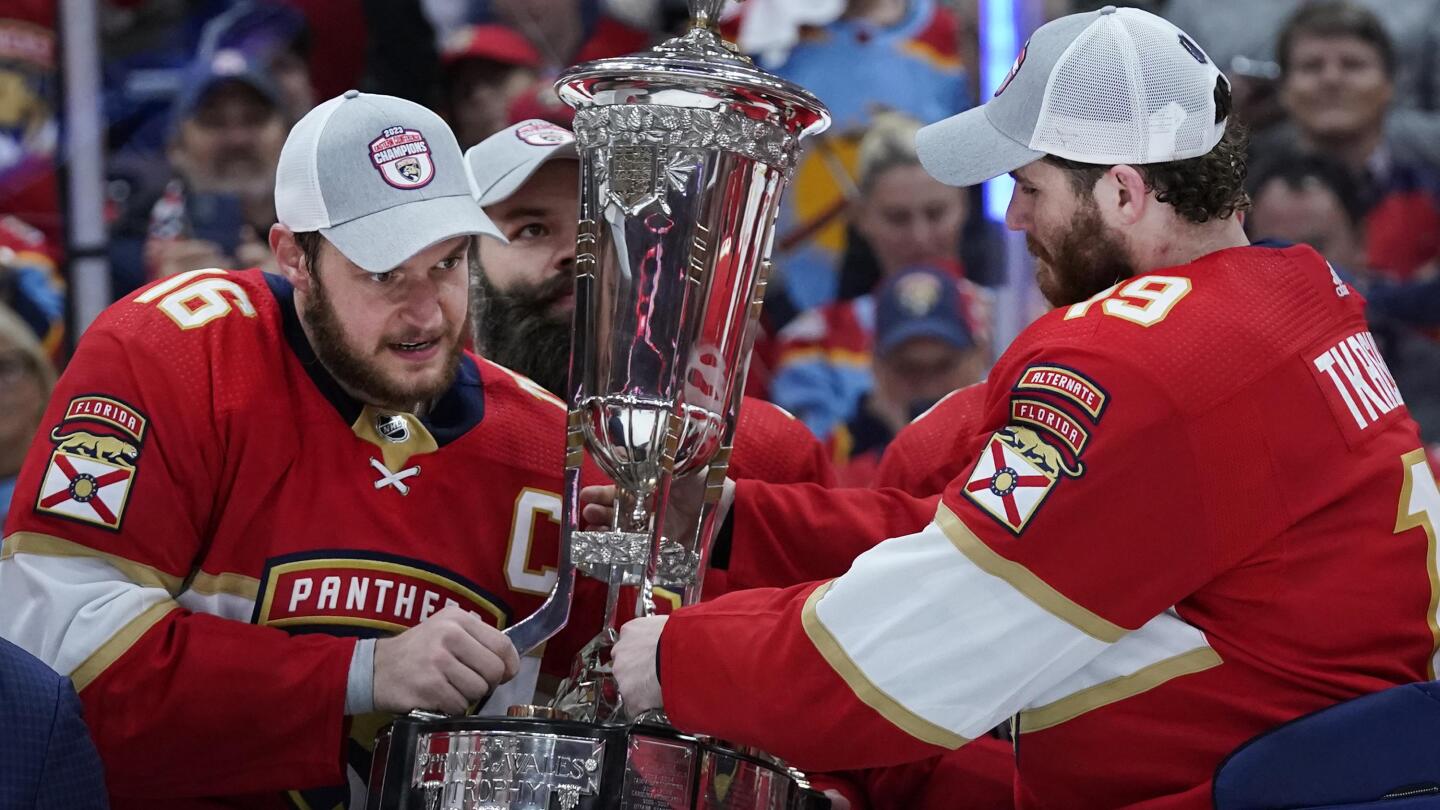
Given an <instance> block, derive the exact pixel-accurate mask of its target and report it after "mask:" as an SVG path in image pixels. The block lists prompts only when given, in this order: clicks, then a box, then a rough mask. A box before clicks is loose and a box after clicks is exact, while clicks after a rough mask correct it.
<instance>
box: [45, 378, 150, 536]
mask: <svg viewBox="0 0 1440 810" xmlns="http://www.w3.org/2000/svg"><path fill="white" fill-rule="evenodd" d="M77 422H78V423H81V424H76V423H77ZM87 423H98V424H99V425H101V427H96V426H95V425H93V424H87ZM145 424H146V421H145V417H144V416H142V415H140V414H139V413H138V412H137V411H136V410H135V409H134V408H131V407H130V406H128V405H126V404H124V403H122V402H120V401H119V400H115V399H110V398H108V397H96V396H82V397H76V398H75V399H73V400H71V402H70V406H69V407H68V408H66V413H65V416H64V418H62V419H61V421H60V424H58V425H56V426H55V427H54V428H53V429H52V430H51V431H50V440H51V441H52V442H54V443H55V449H54V451H53V452H51V454H50V463H49V465H47V466H46V468H45V476H44V478H43V479H41V482H40V494H39V496H38V497H37V499H36V501H35V511H36V512H41V513H47V514H51V515H58V516H60V517H63V518H68V519H70V520H78V521H80V522H82V523H88V524H90V525H92V526H101V527H103V528H106V529H112V530H119V528H120V524H121V522H122V521H123V520H124V518H125V506H126V503H127V502H128V501H129V497H130V487H131V486H132V485H133V484H134V482H135V473H136V469H137V468H136V465H137V464H138V463H139V461H140V445H141V440H142V439H143V438H144V436H145Z"/></svg>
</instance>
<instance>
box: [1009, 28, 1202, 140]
mask: <svg viewBox="0 0 1440 810" xmlns="http://www.w3.org/2000/svg"><path fill="white" fill-rule="evenodd" d="M1182 37H1183V34H1182V33H1181V31H1180V29H1178V28H1176V27H1174V26H1173V25H1170V24H1169V23H1168V22H1165V21H1164V20H1162V19H1160V18H1158V17H1155V16H1153V15H1150V14H1146V13H1144V12H1138V11H1135V10H1133V9H1128V8H1122V9H1118V10H1116V11H1114V12H1113V13H1108V14H1102V15H1101V16H1100V17H1099V18H1098V19H1097V20H1096V21H1095V22H1094V23H1093V24H1092V25H1090V26H1089V27H1088V28H1087V29H1086V30H1085V31H1084V32H1083V33H1082V34H1081V35H1080V36H1079V37H1077V38H1076V39H1075V41H1074V42H1072V43H1071V44H1070V46H1069V47H1068V48H1067V49H1066V50H1065V52H1064V53H1063V54H1062V55H1061V56H1060V59H1059V60H1058V61H1057V63H1056V65H1055V69H1054V70H1053V71H1052V72H1051V74H1050V77H1049V81H1048V82H1047V83H1046V88H1045V94H1044V98H1043V101H1042V103H1041V107H1040V115H1039V118H1038V120H1037V121H1036V126H1035V132H1034V135H1033V137H1032V139H1031V141H1030V147H1031V148H1032V149H1035V150H1038V151H1042V152H1047V153H1049V154H1052V155H1057V156H1059V157H1063V158H1068V159H1070V160H1077V161H1082V162H1085V163H1098V164H1112V163H1161V162H1165V161H1169V160H1179V159H1182V158H1188V157H1196V156H1198V155H1203V154H1205V153H1206V152H1208V151H1210V149H1211V148H1212V147H1214V145H1215V143H1216V142H1218V141H1219V139H1220V135H1221V134H1223V130H1224V128H1223V126H1222V125H1217V124H1216V123H1215V102H1214V85H1215V80H1216V77H1217V76H1218V74H1219V71H1218V70H1216V69H1215V66H1214V65H1213V64H1212V63H1211V62H1210V60H1209V58H1208V57H1204V56H1203V52H1200V51H1199V48H1198V47H1195V51H1194V52H1192V51H1191V50H1190V49H1189V47H1187V45H1186V44H1185V42H1182ZM1186 41H1187V42H1188V40H1186ZM1190 45H1191V46H1193V43H1190ZM1196 53H1199V54H1200V56H1198V57H1197V56H1196V55H1195V54H1196ZM1202 59H1203V61H1202Z"/></svg>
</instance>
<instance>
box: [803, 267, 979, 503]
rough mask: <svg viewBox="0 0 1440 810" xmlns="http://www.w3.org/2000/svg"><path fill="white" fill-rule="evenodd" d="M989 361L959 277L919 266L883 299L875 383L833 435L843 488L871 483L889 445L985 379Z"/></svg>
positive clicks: (892, 284) (892, 282)
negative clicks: (917, 420)
mask: <svg viewBox="0 0 1440 810" xmlns="http://www.w3.org/2000/svg"><path fill="white" fill-rule="evenodd" d="M987 360H988V356H987V353H986V350H985V347H984V346H983V344H982V343H981V342H980V341H979V340H977V338H976V335H975V330H974V328H973V327H972V325H971V322H970V320H969V318H967V315H966V305H965V302H964V300H963V298H962V296H961V293H960V288H959V287H958V286H957V285H956V283H955V278H954V277H953V276H951V275H949V274H947V273H944V272H941V271H939V270H936V269H933V268H929V267H916V268H911V269H909V270H904V271H902V272H901V273H899V274H897V275H895V276H892V277H890V278H889V279H886V281H885V282H884V283H883V284H882V285H881V286H880V289H879V290H878V291H877V292H876V295H875V345H874V351H873V353H872V355H871V371H872V373H873V375H874V384H873V386H872V387H871V389H870V391H869V393H867V394H865V396H864V397H863V398H862V399H861V400H860V404H859V407H858V408H857V409H856V411H855V414H854V416H852V417H851V418H850V419H849V420H848V421H847V422H846V423H845V424H844V425H842V426H841V427H840V428H839V429H837V430H836V432H835V434H834V436H833V437H832V438H831V446H832V448H833V449H834V453H835V461H836V469H837V477H838V478H839V481H840V484H841V485H842V486H869V485H870V483H871V481H872V480H873V478H874V476H875V472H876V470H877V468H878V466H879V464H880V456H881V455H882V454H883V453H884V451H885V447H886V445H888V444H889V443H890V440H891V439H893V438H894V437H895V434H896V433H899V432H900V429H901V428H903V427H905V426H906V425H907V424H909V423H910V422H911V420H913V419H915V417H917V416H919V415H920V414H922V413H924V412H925V411H927V410H929V409H930V407H931V406H933V405H934V404H935V403H936V402H939V401H940V399H941V398H943V397H944V396H945V395H946V394H948V393H950V392H951V391H954V390H956V389H959V388H963V387H965V386H967V385H971V384H973V383H976V382H979V381H980V380H981V379H982V378H983V377H984V376H985V367H986V363H987Z"/></svg>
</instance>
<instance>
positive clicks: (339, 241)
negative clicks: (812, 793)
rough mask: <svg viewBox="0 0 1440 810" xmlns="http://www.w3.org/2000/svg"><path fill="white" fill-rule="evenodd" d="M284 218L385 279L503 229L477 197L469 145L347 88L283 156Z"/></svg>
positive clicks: (384, 99) (398, 107) (414, 110)
mask: <svg viewBox="0 0 1440 810" xmlns="http://www.w3.org/2000/svg"><path fill="white" fill-rule="evenodd" d="M275 218H276V219H277V220H278V221H279V222H280V224H281V225H284V226H285V227H287V228H289V229H290V230H292V231H319V232H320V233H321V234H322V235H323V236H324V237H325V238H326V239H328V240H330V242H331V243H332V244H334V245H335V247H336V248H338V249H339V250H340V252H341V253H343V254H345V257H346V258H348V259H349V260H350V261H352V262H354V263H355V264H357V265H359V266H360V267H362V268H364V269H365V270H368V271H369V272H371V273H384V272H386V271H389V270H393V269H395V268H396V267H398V266H400V265H401V264H403V263H404V262H405V261H407V260H408V259H410V257H412V256H414V255H415V254H417V253H419V252H420V251H422V250H424V249H426V248H428V247H430V246H431V245H434V244H436V243H439V242H443V241H445V240H446V239H452V238H454V237H456V236H465V235H473V234H489V235H491V236H495V237H497V238H501V239H503V237H501V236H500V231H499V230H498V229H497V228H496V227H495V224H494V223H493V222H491V221H490V218H489V217H487V216H485V213H484V212H483V211H481V210H480V209H479V208H478V207H476V205H475V203H474V202H473V201H472V200H471V199H470V183H469V180H468V178H467V177H466V172H465V159H464V156H463V155H461V154H460V144H458V143H456V142H455V135H454V133H452V132H451V131H450V127H449V125H447V124H446V123H445V122H444V121H443V120H441V118H440V116H438V115H436V114H435V113H433V112H431V111H430V110H427V109H425V108H424V107H422V106H420V105H419V104H416V103H415V102H413V101H406V100H405V99H402V98H395V97H394V96H381V95H371V94H369V93H360V92H357V91H355V90H347V91H346V92H345V93H344V94H343V95H340V96H336V97H335V98H332V99H330V100H329V101H326V102H324V103H323V104H320V105H319V106H317V107H316V108H315V109H313V110H311V111H310V112H308V113H306V114H305V117H304V118H301V119H300V121H299V122H297V123H296V124H295V127H294V128H293V129H291V130H290V135H289V137H287V138H286V139H285V146H284V148H283V149H281V150H280V164H279V167H278V168H277V169H276V172H275Z"/></svg>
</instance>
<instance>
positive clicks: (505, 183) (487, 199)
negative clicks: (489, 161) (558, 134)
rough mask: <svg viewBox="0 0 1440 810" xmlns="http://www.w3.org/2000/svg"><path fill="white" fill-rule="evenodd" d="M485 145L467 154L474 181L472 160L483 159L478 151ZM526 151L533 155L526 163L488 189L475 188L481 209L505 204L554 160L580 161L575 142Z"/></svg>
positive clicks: (466, 157) (526, 149) (516, 167)
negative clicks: (536, 173)
mask: <svg viewBox="0 0 1440 810" xmlns="http://www.w3.org/2000/svg"><path fill="white" fill-rule="evenodd" d="M483 145H484V144H483V143H481V144H477V145H475V146H472V147H470V149H469V150H468V151H466V153H465V166H466V169H467V170H468V171H469V172H470V177H471V179H472V181H473V179H474V177H475V167H474V166H473V165H472V164H471V158H472V156H473V157H474V158H475V159H476V160H479V159H481V156H482V155H483V153H481V152H477V151H476V150H479V149H480V148H481V147H482V146H483ZM525 151H526V152H529V153H531V154H530V156H529V157H527V158H526V159H525V160H524V161H522V162H520V163H517V164H516V165H515V166H514V167H512V168H511V169H510V171H508V172H506V173H504V174H502V175H500V177H498V178H496V179H495V181H494V182H492V183H491V184H490V186H489V187H488V188H478V187H477V188H475V202H477V203H479V204H480V206H481V207H484V206H487V205H494V204H495V203H498V202H503V201H505V200H507V199H509V198H510V195H511V194H514V193H515V192H516V191H518V190H519V188H520V187H521V186H523V185H525V182H526V181H527V180H529V179H530V178H531V177H534V176H535V172H537V171H539V170H540V167H541V166H544V165H545V164H546V163H549V162H550V161H552V160H562V159H567V158H568V159H570V160H579V159H580V153H579V151H578V150H577V149H576V148H575V142H574V141H570V142H569V143H557V144H555V145H554V146H553V147H549V148H547V149H543V150H541V149H536V148H533V147H525Z"/></svg>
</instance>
